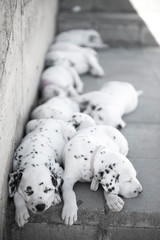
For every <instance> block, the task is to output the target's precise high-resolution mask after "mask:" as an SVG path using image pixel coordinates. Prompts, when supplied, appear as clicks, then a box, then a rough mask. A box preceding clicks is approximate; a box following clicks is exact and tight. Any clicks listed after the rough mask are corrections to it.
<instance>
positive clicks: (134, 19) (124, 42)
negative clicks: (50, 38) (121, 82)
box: [58, 10, 157, 47]
mask: <svg viewBox="0 0 160 240" xmlns="http://www.w3.org/2000/svg"><path fill="white" fill-rule="evenodd" d="M83 28H84V29H88V28H94V29H97V30H98V31H99V32H100V34H101V35H102V38H103V40H104V42H107V43H108V44H109V45H110V46H112V47H115V46H157V42H156V40H155V39H154V37H153V36H152V34H151V33H150V31H149V29H148V27H147V26H146V25H145V23H144V22H143V20H142V19H141V18H140V17H139V16H138V15H137V13H134V12H133V13H120V12H113V13H109V12H106V11H105V12H104V11H82V12H79V13H73V12H72V11H69V10H64V11H60V13H59V17H58V32H62V31H65V30H70V29H83Z"/></svg>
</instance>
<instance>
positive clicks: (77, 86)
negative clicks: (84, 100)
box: [69, 67, 83, 93]
mask: <svg viewBox="0 0 160 240" xmlns="http://www.w3.org/2000/svg"><path fill="white" fill-rule="evenodd" d="M69 70H70V72H71V75H72V77H73V80H74V83H75V89H76V90H77V92H78V93H82V91H83V82H82V80H81V79H80V77H79V75H78V73H77V72H76V70H75V69H74V68H73V67H70V68H69Z"/></svg>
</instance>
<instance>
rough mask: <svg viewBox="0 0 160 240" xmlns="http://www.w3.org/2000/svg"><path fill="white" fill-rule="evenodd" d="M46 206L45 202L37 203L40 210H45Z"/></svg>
mask: <svg viewBox="0 0 160 240" xmlns="http://www.w3.org/2000/svg"><path fill="white" fill-rule="evenodd" d="M45 207H46V206H45V204H44V203H42V204H37V205H36V209H37V211H38V212H42V211H44V209H45Z"/></svg>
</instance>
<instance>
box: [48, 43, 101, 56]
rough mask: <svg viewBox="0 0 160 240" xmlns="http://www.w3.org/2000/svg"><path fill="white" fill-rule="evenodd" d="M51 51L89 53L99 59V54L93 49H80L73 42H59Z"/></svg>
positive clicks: (52, 46) (51, 47)
mask: <svg viewBox="0 0 160 240" xmlns="http://www.w3.org/2000/svg"><path fill="white" fill-rule="evenodd" d="M49 51H70V52H72V51H74V52H75V51H78V52H88V53H90V54H92V55H93V56H95V57H98V54H97V52H96V51H95V50H94V49H92V48H87V47H80V46H77V45H75V44H74V43H71V42H57V43H54V44H52V45H51V46H50V48H49Z"/></svg>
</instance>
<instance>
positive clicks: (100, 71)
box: [91, 67, 105, 77]
mask: <svg viewBox="0 0 160 240" xmlns="http://www.w3.org/2000/svg"><path fill="white" fill-rule="evenodd" d="M91 74H92V75H93V76H95V77H103V76H104V75H105V73H104V70H103V69H102V68H101V67H99V68H97V69H92V70H91Z"/></svg>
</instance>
